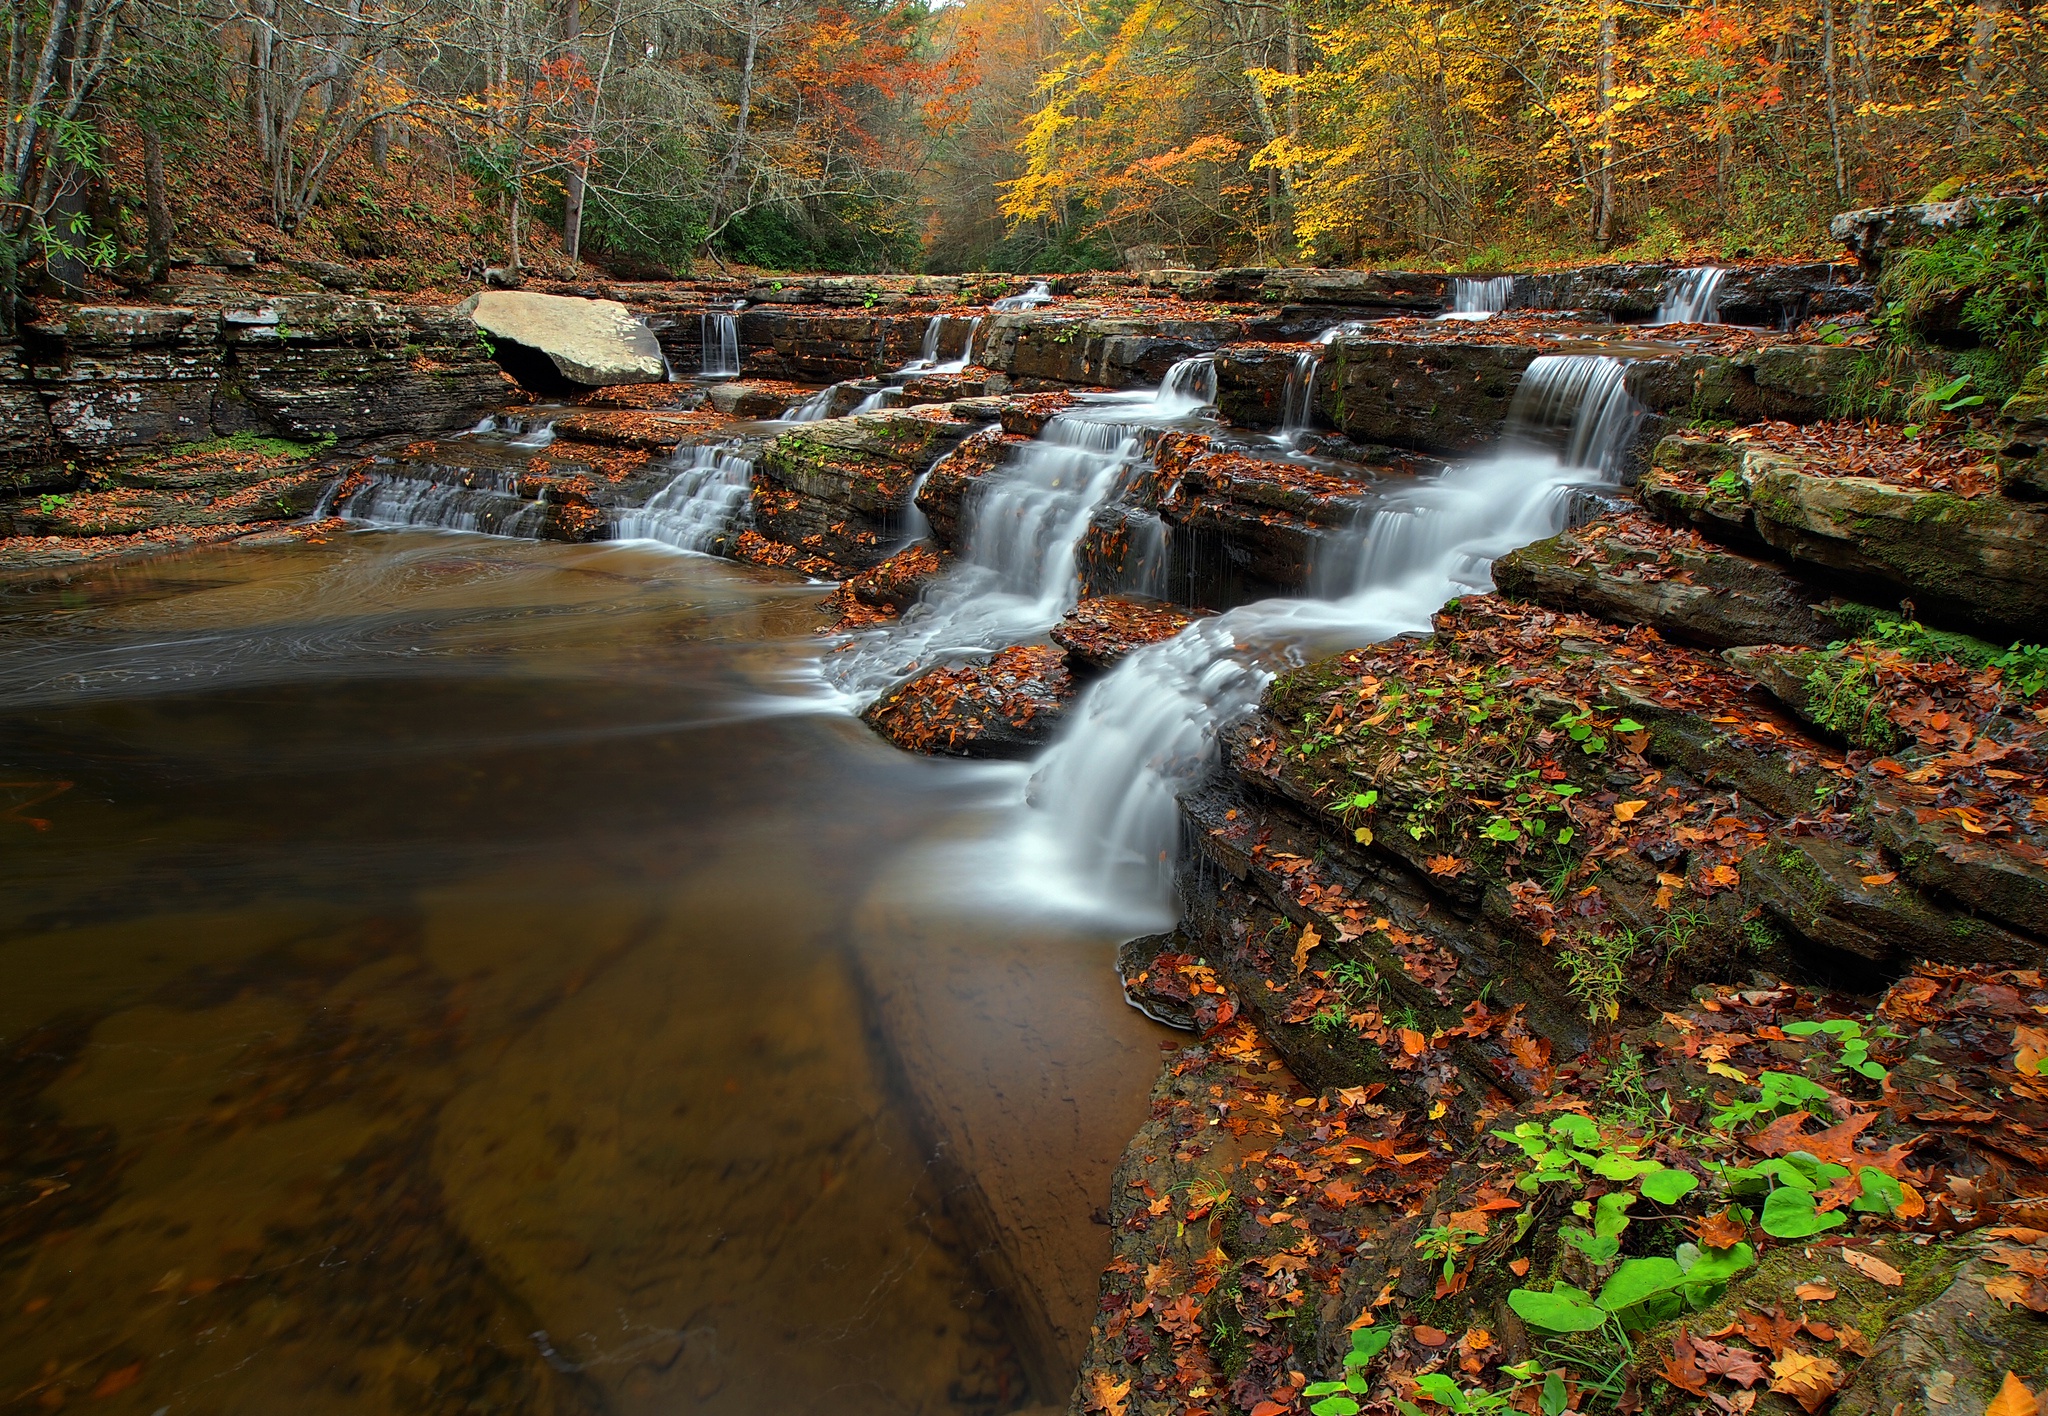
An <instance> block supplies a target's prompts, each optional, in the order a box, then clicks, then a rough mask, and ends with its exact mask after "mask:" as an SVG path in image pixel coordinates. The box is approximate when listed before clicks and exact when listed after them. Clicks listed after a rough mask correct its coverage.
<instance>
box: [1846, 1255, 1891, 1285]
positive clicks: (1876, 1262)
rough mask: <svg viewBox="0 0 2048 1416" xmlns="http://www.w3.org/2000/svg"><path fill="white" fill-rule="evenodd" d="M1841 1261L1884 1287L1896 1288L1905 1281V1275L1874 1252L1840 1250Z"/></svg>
mask: <svg viewBox="0 0 2048 1416" xmlns="http://www.w3.org/2000/svg"><path fill="white" fill-rule="evenodd" d="M1842 1262H1843V1263H1845V1264H1847V1265H1848V1266H1849V1267H1850V1268H1852V1269H1855V1270H1856V1272H1858V1273H1860V1274H1862V1275H1863V1276H1864V1277H1865V1278H1868V1279H1873V1280H1875V1281H1876V1282H1878V1283H1881V1284H1883V1285H1884V1286H1885V1287H1886V1288H1897V1287H1898V1286H1899V1285H1900V1284H1902V1283H1904V1282H1905V1281H1906V1276H1905V1275H1904V1274H1902V1273H1900V1272H1899V1271H1898V1270H1897V1269H1895V1268H1893V1267H1892V1266H1891V1265H1890V1264H1888V1263H1886V1262H1885V1261H1884V1260H1883V1259H1880V1258H1878V1257H1877V1256H1876V1255H1874V1254H1868V1253H1865V1252H1864V1251H1863V1250H1861V1249H1844V1250H1842Z"/></svg>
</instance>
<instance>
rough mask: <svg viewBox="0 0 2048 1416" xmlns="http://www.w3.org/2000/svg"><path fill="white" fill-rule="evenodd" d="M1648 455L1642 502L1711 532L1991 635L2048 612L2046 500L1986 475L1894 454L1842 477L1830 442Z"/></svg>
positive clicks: (1688, 448)
mask: <svg viewBox="0 0 2048 1416" xmlns="http://www.w3.org/2000/svg"><path fill="white" fill-rule="evenodd" d="M1968 455H1969V454H1967V453H1963V454H1961V456H1963V457H1965V458H1966V457H1967V456H1968ZM1653 461H1654V463H1655V468H1656V470H1655V471H1653V473H1652V474H1651V475H1649V476H1648V477H1646V478H1645V479H1644V481H1643V484H1642V498H1643V503H1644V505H1645V506H1647V507H1648V508H1649V509H1650V510H1651V511H1653V512H1655V513H1657V514H1658V515H1659V516H1661V517H1663V518H1665V519H1666V520H1669V521H1674V522H1691V523H1692V524H1693V525H1694V526H1696V527H1698V528H1699V529H1700V530H1701V531H1702V532H1703V533H1704V534H1706V535H1708V536H1710V537H1713V538H1714V539H1716V540H1720V541H1724V542H1727V543H1729V544H1733V545H1736V546H1741V547H1745V548H1763V549H1766V550H1767V551H1769V552H1771V553H1775V554H1776V555H1778V556H1782V557H1784V558H1785V559H1788V560H1790V561H1793V562H1794V563H1796V564H1800V565H1805V566H1812V567H1815V568H1817V569H1819V570H1824V571H1829V572H1833V573H1834V574H1836V575H1837V576H1842V577H1847V578H1848V583H1849V586H1850V587H1851V588H1856V589H1860V590H1861V591H1863V592H1864V593H1865V594H1866V595H1867V597H1868V598H1871V599H1873V600H1875V601H1878V602H1883V601H1886V600H1890V599H1895V598H1898V597H1900V596H1904V597H1908V598H1910V599H1911V600H1912V601H1913V603H1914V605H1915V607H1916V609H1917V610H1918V611H1919V612H1920V613H1923V614H1926V615H1928V616H1929V617H1931V618H1938V619H1942V620H1947V621H1949V622H1954V623H1960V624H1964V625H1972V626H1978V627H1981V628H1983V629H1985V630H1987V631H1989V632H1991V633H1993V634H2010V633H2025V632H2027V627H2028V626H2032V625H2037V624H2039V623H2041V622H2042V619H2043V617H2044V616H2048V538H2044V532H2048V507H2042V506H2040V505H2039V504H2037V503H2033V502H2025V501H2016V500H2013V499H2011V498H2008V497H2004V496H1998V495H1995V494H1983V490H1982V489H1983V488H1987V487H1988V486H1989V485H1990V479H1989V477H1988V475H1987V474H1985V473H1981V472H1974V470H1973V468H1972V467H1971V466H1969V465H1964V466H1961V467H1958V468H1955V469H1954V470H1950V469H1949V468H1947V467H1946V466H1943V465H1940V464H1936V466H1935V467H1934V468H1933V469H1932V470H1931V471H1930V469H1929V467H1928V465H1927V464H1926V463H1925V462H1924V461H1916V460H1915V459H1914V457H1913V455H1912V454H1908V453H1905V452H1900V453H1899V454H1897V456H1896V457H1895V458H1894V457H1882V456H1877V457H1871V458H1869V459H1866V460H1861V461H1858V462H1856V463H1854V464H1852V465H1853V466H1854V467H1855V468H1856V469H1857V470H1859V471H1862V472H1864V473H1865V474H1866V475H1854V476H1852V475H1842V472H1843V468H1844V462H1843V460H1842V459H1841V458H1839V457H1834V458H1831V457H1830V456H1829V454H1828V452H1827V450H1826V449H1825V448H1824V447H1819V448H1809V447H1806V446H1802V445H1796V444H1795V445H1786V444H1784V443H1782V442H1781V443H1779V444H1777V445H1774V446H1762V447H1743V446H1740V445H1735V444H1730V443H1727V442H1725V441H1723V440H1719V439H1708V438H1697V437H1677V438H1670V439H1666V440H1665V441H1664V442H1663V443H1660V444H1659V446H1658V449H1657V452H1656V453H1655V455H1654V457H1653ZM1980 462H1981V460H1980ZM1973 476H1974V477H1975V478H1976V482H1975V483H1974V484H1973V482H1972V480H1971V478H1972V477H1973Z"/></svg>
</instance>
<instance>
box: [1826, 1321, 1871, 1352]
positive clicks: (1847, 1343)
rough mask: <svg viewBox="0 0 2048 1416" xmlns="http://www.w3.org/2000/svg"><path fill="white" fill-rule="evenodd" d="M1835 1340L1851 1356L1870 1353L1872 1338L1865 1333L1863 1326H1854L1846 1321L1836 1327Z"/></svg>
mask: <svg viewBox="0 0 2048 1416" xmlns="http://www.w3.org/2000/svg"><path fill="white" fill-rule="evenodd" d="M1835 1341H1836V1342H1837V1343H1839V1344H1840V1345H1841V1348H1842V1350H1843V1351H1844V1352H1846V1353H1848V1354H1849V1355H1850V1356H1851V1357H1868V1356H1869V1355H1870V1339H1869V1338H1867V1337H1865V1336H1864V1335H1863V1331H1862V1329H1861V1328H1852V1327H1850V1326H1849V1325H1848V1324H1846V1323H1845V1324H1843V1325H1842V1326H1841V1327H1838V1328H1836V1329H1835Z"/></svg>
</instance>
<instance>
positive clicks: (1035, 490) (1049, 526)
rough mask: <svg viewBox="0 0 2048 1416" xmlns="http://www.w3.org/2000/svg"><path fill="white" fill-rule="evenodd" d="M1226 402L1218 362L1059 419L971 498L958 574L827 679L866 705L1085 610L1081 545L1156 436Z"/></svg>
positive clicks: (1187, 366)
mask: <svg viewBox="0 0 2048 1416" xmlns="http://www.w3.org/2000/svg"><path fill="white" fill-rule="evenodd" d="M1215 396H1216V365H1215V362H1214V361H1213V360H1212V359H1209V358H1199V359H1184V360H1182V361H1181V362H1180V363H1178V364H1176V365H1174V366H1173V368H1172V370H1171V371H1170V372H1169V373H1168V374H1167V378H1166V382H1165V384H1163V385H1162V386H1161V387H1160V389H1159V390H1158V391H1157V392H1156V393H1121V394H1105V395H1099V396H1096V397H1093V398H1090V399H1088V400H1087V401H1086V402H1084V403H1082V404H1081V405H1079V406H1078V407H1075V408H1070V409H1068V410H1067V411H1065V412H1063V413H1060V414H1058V415H1056V416H1055V417H1054V418H1053V419H1052V420H1051V421H1050V422H1048V423H1047V424H1046V425H1045V431H1044V432H1042V433H1041V434H1040V435H1039V436H1038V438H1037V439H1036V440H1035V441H1033V442H1030V443H1027V444H1025V445H1024V446H1022V447H1020V448H1018V449H1017V450H1016V451H1015V452H1014V453H1013V454H1012V455H1011V457H1010V460H1009V461H1008V462H1007V463H1005V464H1004V465H1003V466H1002V467H1000V468H998V469H997V470H996V471H994V472H991V473H990V474H989V475H988V476H986V477H984V478H983V479H982V480H981V481H980V482H978V483H976V484H975V485H973V486H972V487H970V488H969V489H968V492H967V494H966V498H965V501H964V503H963V505H962V507H961V523H962V533H963V534H962V535H961V537H960V543H961V544H960V553H959V558H958V560H957V561H956V563H955V564H954V566H953V568H952V569H951V570H949V571H948V572H947V573H946V574H945V575H943V576H941V577H940V578H939V579H938V580H936V581H934V582H933V583H932V584H931V585H929V586H927V587H926V589H925V592H924V595H923V597H922V598H921V599H920V600H919V601H918V603H917V604H915V605H913V606H912V607H911V608H910V609H909V610H908V611H906V612H905V613H904V615H903V617H902V618H901V619H900V620H898V621H897V622H896V623H894V624H891V625H887V626H884V627H882V628H880V629H877V630H875V631H872V632H871V633H868V634H865V635H862V636H860V637H859V638H857V639H855V640H853V641H852V642H851V643H849V644H848V645H847V646H846V648H845V650H844V652H842V653H841V654H839V655H837V656H835V658H834V659H833V661H832V662H831V663H830V664H829V665H828V667H827V672H828V674H829V675H830V676H831V677H832V679H833V680H834V682H836V683H837V684H838V686H839V687H840V688H841V689H842V690H843V691H844V692H845V693H846V694H848V696H849V697H851V698H854V699H856V700H858V701H860V702H862V703H866V702H868V701H869V700H872V699H873V698H875V697H876V696H877V695H879V694H881V693H882V692H884V691H885V690H887V689H888V688H890V687H892V686H894V685H895V684H897V683H899V682H901V681H902V680H903V679H904V678H906V677H908V676H909V675H911V674H913V673H917V672H920V671H922V670H923V669H926V668H929V667H931V666H933V665H934V664H939V663H944V662H946V661H947V660H948V659H949V658H958V657H960V656H964V655H969V654H974V653H984V652H986V651H988V650H990V649H995V648H1000V647H1002V646H1004V645H1008V644H1020V643H1024V642H1026V641H1028V640H1030V639H1032V638H1034V637H1035V636H1037V635H1040V634H1043V633H1044V632H1045V631H1046V630H1048V629H1050V628H1051V627H1052V626H1053V625H1054V624H1056V623H1058V621H1059V619H1060V617H1061V616H1062V615H1064V614H1066V612H1067V611H1068V610H1070V609H1072V608H1073V607H1074V605H1075V603H1076V602H1077V601H1078V600H1079V599H1080V595H1081V583H1080V572H1079V566H1078V555H1079V551H1080V546H1081V538H1082V537H1083V536H1084V535H1086V534H1087V531H1088V525H1089V522H1090V521H1091V520H1092V519H1093V517H1094V515H1095V513H1096V511H1097V510H1098V509H1099V508H1100V507H1102V506H1103V505H1104V504H1105V503H1107V502H1109V501H1111V500H1112V499H1113V498H1114V497H1115V496H1116V495H1117V494H1118V493H1119V492H1121V491H1123V490H1125V489H1126V488H1127V487H1128V485H1129V482H1130V480H1131V478H1132V476H1133V475H1134V474H1135V472H1136V471H1137V470H1138V468H1139V466H1140V463H1141V460H1142V458H1143V453H1144V434H1145V432H1146V430H1147V429H1149V428H1157V427H1161V426H1164V425H1165V424H1168V423H1172V422H1175V421H1178V420H1179V419H1181V418H1184V417H1186V416H1187V415H1188V414H1189V413H1191V412H1193V411H1194V410H1195V409H1196V408H1199V407H1200V406H1202V405H1203V404H1205V403H1209V402H1213V401H1214V399H1215ZM1162 530H1163V528H1162Z"/></svg>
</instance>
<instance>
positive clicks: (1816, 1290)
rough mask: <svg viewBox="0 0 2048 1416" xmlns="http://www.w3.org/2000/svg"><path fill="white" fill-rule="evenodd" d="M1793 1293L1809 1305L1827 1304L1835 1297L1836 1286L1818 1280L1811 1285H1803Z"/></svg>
mask: <svg viewBox="0 0 2048 1416" xmlns="http://www.w3.org/2000/svg"><path fill="white" fill-rule="evenodd" d="M1792 1291H1793V1292H1794V1293H1795V1294H1797V1295H1798V1296H1799V1297H1801V1298H1804V1299H1805V1300H1806V1301H1807V1302H1809V1303H1825V1302H1827V1301H1828V1299H1830V1298H1832V1297H1834V1296H1835V1286H1834V1285H1833V1284H1832V1283H1822V1282H1821V1281H1820V1280H1818V1279H1815V1280H1814V1281H1813V1282H1811V1283H1802V1284H1800V1285H1799V1286H1798V1287H1797V1288H1795V1289H1793V1290H1792Z"/></svg>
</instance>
